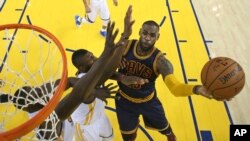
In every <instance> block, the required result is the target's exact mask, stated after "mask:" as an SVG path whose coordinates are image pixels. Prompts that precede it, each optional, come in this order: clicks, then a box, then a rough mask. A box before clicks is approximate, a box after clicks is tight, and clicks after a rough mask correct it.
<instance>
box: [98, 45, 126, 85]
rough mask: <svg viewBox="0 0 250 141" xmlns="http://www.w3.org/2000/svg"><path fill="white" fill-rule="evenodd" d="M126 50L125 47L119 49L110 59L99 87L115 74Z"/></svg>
mask: <svg viewBox="0 0 250 141" xmlns="http://www.w3.org/2000/svg"><path fill="white" fill-rule="evenodd" d="M124 49H125V47H124V46H120V47H118V48H117V49H116V51H115V52H114V54H113V55H112V56H111V57H110V58H109V60H108V62H107V65H106V66H105V71H104V74H103V76H102V78H101V79H100V81H99V82H98V85H100V84H103V83H104V82H105V81H106V80H107V79H109V78H110V77H111V76H112V75H113V74H114V73H115V71H116V69H117V68H118V66H119V64H120V63H121V59H122V54H123V52H124Z"/></svg>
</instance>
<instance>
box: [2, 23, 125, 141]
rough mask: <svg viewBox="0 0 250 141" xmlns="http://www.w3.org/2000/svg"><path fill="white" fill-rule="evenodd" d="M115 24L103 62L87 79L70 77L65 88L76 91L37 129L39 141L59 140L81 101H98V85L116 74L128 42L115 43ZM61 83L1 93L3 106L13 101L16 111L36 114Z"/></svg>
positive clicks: (102, 57)
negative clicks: (111, 74)
mask: <svg viewBox="0 0 250 141" xmlns="http://www.w3.org/2000/svg"><path fill="white" fill-rule="evenodd" d="M114 25H115V24H114V23H112V24H108V28H107V32H108V33H107V37H106V42H105V48H104V51H103V53H102V55H101V56H100V59H98V60H97V61H95V63H94V64H93V66H92V67H91V68H90V69H89V71H88V72H87V73H86V74H85V76H84V77H81V78H80V79H79V78H75V77H74V78H68V83H67V86H66V87H67V88H68V86H73V89H72V91H71V93H70V94H68V95H67V96H65V97H64V98H63V99H62V100H61V101H60V102H59V104H58V105H57V106H56V108H55V110H54V111H53V112H52V113H51V114H50V115H49V117H48V118H47V119H46V120H45V121H44V122H43V123H42V124H41V125H39V127H37V128H36V129H35V130H36V133H37V134H36V135H37V138H38V139H39V140H43V141H45V140H56V139H59V138H60V136H61V135H62V132H61V131H62V128H63V124H64V123H63V122H64V121H65V120H67V118H69V117H70V115H71V114H72V113H73V111H74V110H75V109H76V108H77V107H78V106H79V105H80V104H81V103H82V102H87V101H90V100H93V99H95V96H94V95H93V94H92V93H91V92H92V91H93V90H94V89H95V87H96V85H97V83H98V82H100V81H105V80H106V79H108V78H109V77H110V72H111V73H113V72H114V71H115V70H116V68H117V67H118V65H119V63H120V61H121V55H122V53H123V50H124V48H125V47H124V46H123V45H124V40H126V39H124V38H121V39H120V41H119V42H118V43H117V44H115V43H114V40H115V38H116V36H117V34H118V30H116V31H115V32H114V33H113V30H114ZM103 65H104V66H103ZM71 80H73V81H71ZM59 82H60V79H58V80H57V81H55V82H54V83H52V84H51V83H46V84H42V85H41V86H38V87H33V86H23V87H22V88H19V89H18V90H17V91H16V92H15V94H14V95H11V94H4V93H2V92H0V103H6V102H9V101H11V102H13V104H14V106H15V107H16V108H18V109H21V110H23V111H26V112H28V113H33V114H35V112H37V111H39V110H40V109H41V108H43V107H44V104H46V103H47V102H48V101H49V99H50V98H51V95H50V94H53V93H54V90H55V89H56V86H57V85H58V84H59ZM71 82H73V83H71ZM67 88H66V89H67ZM105 88H106V89H105V90H104V91H105V92H106V91H107V90H108V91H109V90H112V88H108V87H105ZM108 95H109V94H108ZM31 116H32V115H31ZM53 123H55V124H53ZM65 129H66V128H65ZM63 138H64V137H63ZM71 140H72V139H67V140H66V139H65V141H71Z"/></svg>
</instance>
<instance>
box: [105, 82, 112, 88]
mask: <svg viewBox="0 0 250 141" xmlns="http://www.w3.org/2000/svg"><path fill="white" fill-rule="evenodd" d="M111 85H113V83H109V84H108V85H106V86H105V87H107V88H108V87H110V86H111Z"/></svg>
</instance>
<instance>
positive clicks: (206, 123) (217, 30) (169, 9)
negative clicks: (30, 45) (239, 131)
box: [0, 0, 250, 141]
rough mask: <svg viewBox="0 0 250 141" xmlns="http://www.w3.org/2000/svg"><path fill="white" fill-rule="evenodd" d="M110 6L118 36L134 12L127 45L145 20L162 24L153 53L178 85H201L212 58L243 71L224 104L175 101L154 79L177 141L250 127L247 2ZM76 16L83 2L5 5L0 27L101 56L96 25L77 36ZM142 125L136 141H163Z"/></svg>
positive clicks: (221, 139) (172, 0)
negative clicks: (35, 32) (169, 66)
mask: <svg viewBox="0 0 250 141" xmlns="http://www.w3.org/2000/svg"><path fill="white" fill-rule="evenodd" d="M4 1H5V0H4ZM26 3H28V4H27V5H26ZM0 4H1V3H0ZM108 4H109V7H110V12H111V19H112V20H114V21H116V23H117V24H116V26H117V27H118V28H120V31H122V30H123V17H124V15H125V11H126V9H127V7H128V5H129V4H132V5H133V18H134V19H135V20H136V23H135V25H134V27H133V34H132V38H138V32H139V28H140V27H141V24H142V23H143V22H144V21H146V20H155V21H157V22H158V23H159V24H161V29H160V30H161V31H160V34H161V36H160V39H159V41H158V42H157V44H156V46H157V47H158V48H159V49H160V50H162V52H164V53H166V54H167V55H166V57H167V58H168V59H169V60H170V61H171V62H172V63H173V65H174V71H175V75H176V76H177V78H178V79H179V80H180V81H182V82H185V83H188V84H200V71H201V69H202V66H203V65H204V64H205V62H206V61H208V60H209V55H210V56H211V57H215V56H228V57H232V58H234V59H235V60H237V61H238V62H239V63H240V64H241V65H242V67H243V68H244V70H245V72H246V87H245V88H244V90H243V91H242V92H241V94H240V95H238V96H237V97H236V98H234V99H233V100H232V101H230V102H225V103H224V102H218V101H215V100H208V99H206V98H203V97H200V96H196V95H194V96H191V97H174V96H173V95H172V94H171V93H170V92H169V90H168V89H167V87H166V86H165V84H164V83H163V81H162V78H161V77H159V79H158V80H157V85H156V87H157V90H158V96H159V98H160V100H161V102H162V104H163V106H164V108H165V112H166V116H167V118H168V120H169V121H170V123H171V126H172V128H173V130H174V131H175V134H176V136H177V138H178V141H196V140H197V141H201V140H203V141H212V140H214V141H229V125H230V124H234V123H241V124H250V119H249V118H248V117H249V115H250V109H249V108H250V107H249V106H247V105H246V104H247V102H248V99H250V96H249V83H250V80H249V77H247V76H248V72H249V63H248V60H249V59H250V58H249V56H247V55H246V54H247V53H249V48H247V45H249V40H248V39H249V37H250V36H249V35H250V32H249V28H248V25H249V19H250V17H249V14H247V13H249V10H248V9H247V6H248V7H249V3H248V1H247V0H241V1H240V2H238V1H237V2H236V1H233V0H222V1H220V2H218V1H215V0H211V1H192V0H190V1H189V0H177V1H176V0H166V1H152V0H136V1H134V0H126V1H122V0H120V1H119V6H118V7H115V6H114V5H113V4H112V1H111V0H109V1H108ZM17 9H21V10H17ZM76 14H80V15H84V7H83V3H82V1H81V0H74V1H59V0H53V1H50V0H36V1H35V0H19V1H14V0H9V1H7V0H6V1H5V3H4V5H3V7H1V11H0V24H7V23H29V24H33V25H37V26H41V27H43V28H45V29H47V30H48V31H50V32H52V33H53V34H54V35H55V36H56V37H58V39H59V40H60V41H61V43H62V44H63V46H64V48H65V49H73V50H75V49H79V48H85V49H88V50H90V51H92V52H94V54H95V55H96V56H99V55H100V53H101V51H102V50H103V46H104V38H103V37H101V36H100V35H99V30H100V28H101V20H100V19H97V20H96V22H95V24H93V25H83V26H82V27H81V28H76V27H75V24H74V16H75V15H76ZM243 17H244V18H243ZM71 54H72V53H71V52H67V57H68V69H69V76H73V75H74V74H75V71H76V70H75V69H74V67H73V65H72V64H71V62H70V57H71ZM1 55H2V53H1ZM107 106H108V107H109V109H108V110H107V114H108V116H109V118H110V120H111V121H112V125H113V127H114V134H115V141H120V140H122V139H121V136H120V133H119V127H118V125H117V124H118V123H117V119H116V116H115V112H114V111H113V110H112V109H115V107H114V102H113V101H112V100H109V103H108V105H107ZM227 108H228V109H227ZM142 121H143V120H142V119H141V124H140V125H141V126H142V128H141V129H140V130H139V131H138V136H137V140H138V141H145V140H159V141H162V140H166V138H165V137H164V136H163V135H161V134H160V133H158V132H156V131H152V130H148V129H146V128H145V127H144V125H143V122H142Z"/></svg>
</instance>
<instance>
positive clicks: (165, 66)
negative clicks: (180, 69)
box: [156, 54, 173, 74]
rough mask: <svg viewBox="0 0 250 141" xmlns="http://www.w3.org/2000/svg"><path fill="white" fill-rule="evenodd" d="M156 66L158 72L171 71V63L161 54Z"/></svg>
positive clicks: (166, 72) (165, 72)
mask: <svg viewBox="0 0 250 141" xmlns="http://www.w3.org/2000/svg"><path fill="white" fill-rule="evenodd" d="M156 67H157V70H158V72H159V73H160V74H168V73H172V72H173V65H172V63H171V62H170V61H169V60H168V59H167V58H166V57H165V56H164V55H163V54H161V55H160V56H159V57H158V59H157V66H156Z"/></svg>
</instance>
